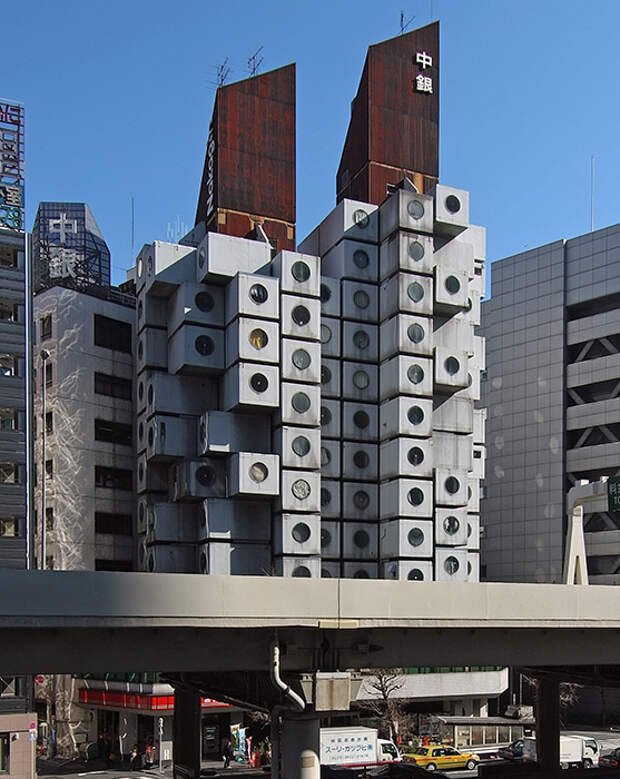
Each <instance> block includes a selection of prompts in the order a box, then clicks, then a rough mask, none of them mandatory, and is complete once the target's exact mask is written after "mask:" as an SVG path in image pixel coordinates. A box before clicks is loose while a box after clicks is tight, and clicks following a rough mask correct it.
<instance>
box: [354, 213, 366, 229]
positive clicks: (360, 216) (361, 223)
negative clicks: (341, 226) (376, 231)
mask: <svg viewBox="0 0 620 779" xmlns="http://www.w3.org/2000/svg"><path fill="white" fill-rule="evenodd" d="M369 221H370V219H369V217H368V214H367V213H366V211H364V209H363V208H358V209H356V210H355V211H354V212H353V222H354V223H355V224H356V225H357V226H358V227H361V228H362V230H364V229H365V228H366V227H368V223H369Z"/></svg>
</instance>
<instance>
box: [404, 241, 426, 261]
mask: <svg viewBox="0 0 620 779" xmlns="http://www.w3.org/2000/svg"><path fill="white" fill-rule="evenodd" d="M407 253H408V254H409V256H410V257H411V259H412V260H414V261H415V262H419V261H420V260H421V259H422V257H424V246H423V245H422V244H421V243H420V242H419V241H411V243H410V244H409V248H408V250H407Z"/></svg>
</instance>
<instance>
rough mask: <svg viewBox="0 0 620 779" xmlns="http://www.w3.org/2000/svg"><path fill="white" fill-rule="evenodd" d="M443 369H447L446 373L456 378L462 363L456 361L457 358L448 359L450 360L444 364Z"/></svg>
mask: <svg viewBox="0 0 620 779" xmlns="http://www.w3.org/2000/svg"><path fill="white" fill-rule="evenodd" d="M443 367H444V368H445V369H446V372H447V373H449V374H450V376H454V375H455V374H456V373H458V372H459V369H460V367H461V363H460V362H459V361H458V360H457V359H456V357H448V359H447V360H446V361H445V362H444V364H443Z"/></svg>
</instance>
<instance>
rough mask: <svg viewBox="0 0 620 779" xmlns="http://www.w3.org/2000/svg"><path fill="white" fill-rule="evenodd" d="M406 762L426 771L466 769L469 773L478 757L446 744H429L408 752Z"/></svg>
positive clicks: (478, 760) (476, 763)
mask: <svg viewBox="0 0 620 779" xmlns="http://www.w3.org/2000/svg"><path fill="white" fill-rule="evenodd" d="M406 760H408V761H410V762H413V763H415V765H417V766H420V767H421V768H425V769H426V770H427V771H436V770H437V769H438V768H442V769H449V768H467V769H468V770H470V771H471V770H472V769H473V768H475V767H476V766H477V765H478V763H479V762H480V757H479V755H476V754H475V753H474V752H459V751H458V749H455V748H454V747H451V746H448V745H447V744H431V745H430V746H427V747H416V748H415V749H414V750H413V751H412V752H408V753H407V755H406Z"/></svg>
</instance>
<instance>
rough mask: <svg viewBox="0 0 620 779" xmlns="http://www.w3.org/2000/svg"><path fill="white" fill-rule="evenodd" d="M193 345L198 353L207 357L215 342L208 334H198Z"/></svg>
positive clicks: (211, 351)
mask: <svg viewBox="0 0 620 779" xmlns="http://www.w3.org/2000/svg"><path fill="white" fill-rule="evenodd" d="M194 347H195V349H196V351H197V352H198V354H201V355H202V356H203V357H208V356H209V355H210V354H213V350H214V349H215V344H214V343H213V339H212V338H209V336H208V335H199V336H198V338H196V340H195V341H194Z"/></svg>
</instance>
